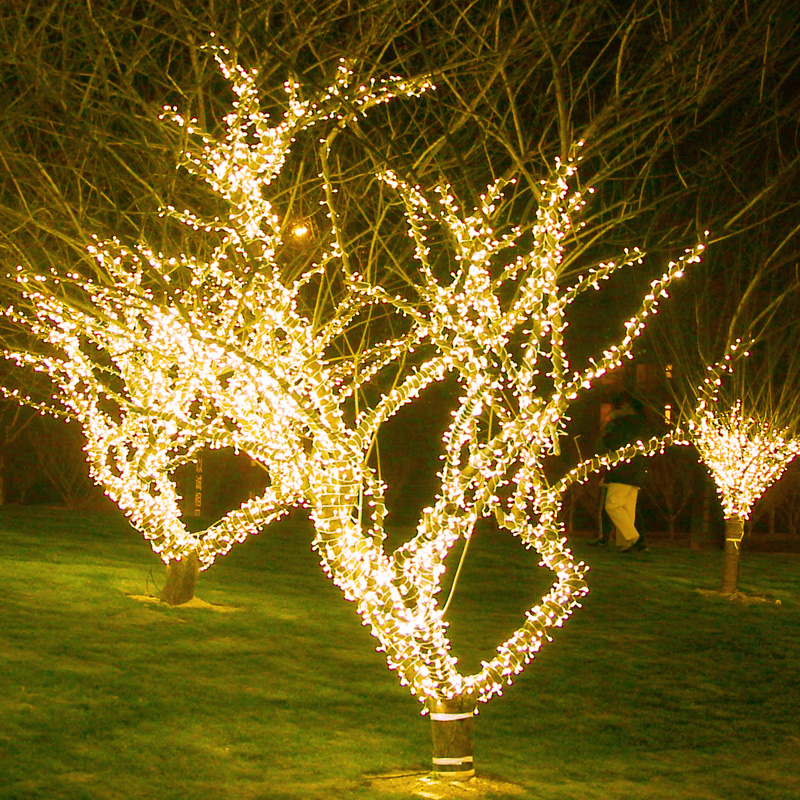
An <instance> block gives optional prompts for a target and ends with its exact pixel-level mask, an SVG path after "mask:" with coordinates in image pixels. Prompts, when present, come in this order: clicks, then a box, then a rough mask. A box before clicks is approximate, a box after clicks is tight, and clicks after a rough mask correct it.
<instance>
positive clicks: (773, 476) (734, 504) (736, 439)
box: [689, 401, 800, 520]
mask: <svg viewBox="0 0 800 800" xmlns="http://www.w3.org/2000/svg"><path fill="white" fill-rule="evenodd" d="M695 413H696V416H695V419H692V420H691V421H690V422H689V431H690V433H689V435H690V437H691V440H692V442H693V444H694V446H695V447H696V448H697V451H698V452H699V454H700V459H701V460H702V462H703V463H704V464H705V465H706V467H708V471H709V472H710V473H711V476H712V477H713V479H714V483H715V484H716V487H717V493H718V494H719V498H720V500H721V502H722V510H723V512H724V514H725V519H734V518H738V519H742V520H746V519H749V517H750V513H751V511H752V510H753V506H754V505H755V502H756V500H758V498H759V497H761V495H762V494H763V493H764V492H765V491H766V490H767V489H769V487H770V486H772V484H773V483H775V482H776V481H777V480H778V479H779V478H780V477H781V475H783V473H784V471H785V470H786V468H787V467H788V466H789V464H790V463H791V461H792V459H793V458H794V457H795V456H796V455H798V453H800V439H793V438H792V437H791V434H790V433H789V431H788V430H777V429H776V428H775V427H774V426H773V425H772V424H770V422H769V420H765V419H756V418H754V417H752V416H748V415H746V414H745V413H744V412H743V410H742V403H741V402H740V401H736V402H734V403H733V404H731V405H729V406H727V407H726V406H723V405H722V404H721V403H718V404H714V405H712V406H709V407H705V406H702V407H700V408H698V409H697V411H696V412H695Z"/></svg>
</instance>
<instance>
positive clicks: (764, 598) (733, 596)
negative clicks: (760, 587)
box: [697, 589, 781, 606]
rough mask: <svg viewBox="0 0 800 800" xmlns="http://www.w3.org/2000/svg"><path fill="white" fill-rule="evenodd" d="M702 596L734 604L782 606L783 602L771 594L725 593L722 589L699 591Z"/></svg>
mask: <svg viewBox="0 0 800 800" xmlns="http://www.w3.org/2000/svg"><path fill="white" fill-rule="evenodd" d="M697 591H698V592H700V594H702V595H705V596H706V597H720V598H722V599H723V600H730V601H731V602H734V603H772V604H773V605H776V606H779V605H781V601H780V600H778V599H777V598H775V597H773V596H772V595H770V594H749V593H748V592H740V591H736V592H723V591H722V590H721V589H698V590H697Z"/></svg>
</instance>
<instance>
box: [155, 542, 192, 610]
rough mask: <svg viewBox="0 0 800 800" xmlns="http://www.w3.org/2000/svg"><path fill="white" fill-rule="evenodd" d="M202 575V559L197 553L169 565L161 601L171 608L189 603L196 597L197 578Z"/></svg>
mask: <svg viewBox="0 0 800 800" xmlns="http://www.w3.org/2000/svg"><path fill="white" fill-rule="evenodd" d="M199 574H200V559H199V558H198V557H197V554H196V553H192V554H191V555H190V556H188V557H186V558H183V559H181V560H180V561H170V562H169V564H167V580H166V583H165V584H164V588H163V589H162V590H161V596H160V597H159V600H161V602H162V603H169V605H171V606H179V605H182V604H183V603H188V602H189V601H190V600H191V599H192V598H193V597H194V589H195V586H196V585H197V576H198V575H199Z"/></svg>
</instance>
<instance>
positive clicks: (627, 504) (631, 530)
mask: <svg viewBox="0 0 800 800" xmlns="http://www.w3.org/2000/svg"><path fill="white" fill-rule="evenodd" d="M638 495H639V487H638V486H629V485H628V484H627V483H607V484H606V502H605V507H606V513H607V514H608V516H609V517H611V521H612V522H613V523H614V527H615V528H616V529H617V544H618V545H620V546H622V547H628V546H629V545H632V544H633V543H634V542H635V541H636V540H637V539H638V538H639V531H637V530H636V524H635V522H636V498H637V496H638Z"/></svg>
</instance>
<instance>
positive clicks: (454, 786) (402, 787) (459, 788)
mask: <svg viewBox="0 0 800 800" xmlns="http://www.w3.org/2000/svg"><path fill="white" fill-rule="evenodd" d="M366 779H367V781H368V782H369V785H370V787H371V788H372V789H375V790H376V791H379V792H387V793H388V792H397V793H400V792H408V793H409V794H411V795H414V796H415V797H422V798H430V799H431V800H451V798H453V799H457V800H461V798H467V797H471V798H474V800H478V798H487V799H488V798H492V797H496V796H498V795H502V796H508V795H521V794H522V793H523V792H524V791H525V787H523V786H520V785H519V784H516V783H509V782H507V781H501V780H497V779H495V778H488V777H479V776H477V775H476V776H475V777H474V778H469V779H468V780H465V781H446V780H439V779H438V778H434V777H432V776H431V775H430V774H426V773H419V772H417V773H412V774H408V773H402V772H399V771H398V772H394V773H388V774H386V775H368V776H366Z"/></svg>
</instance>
